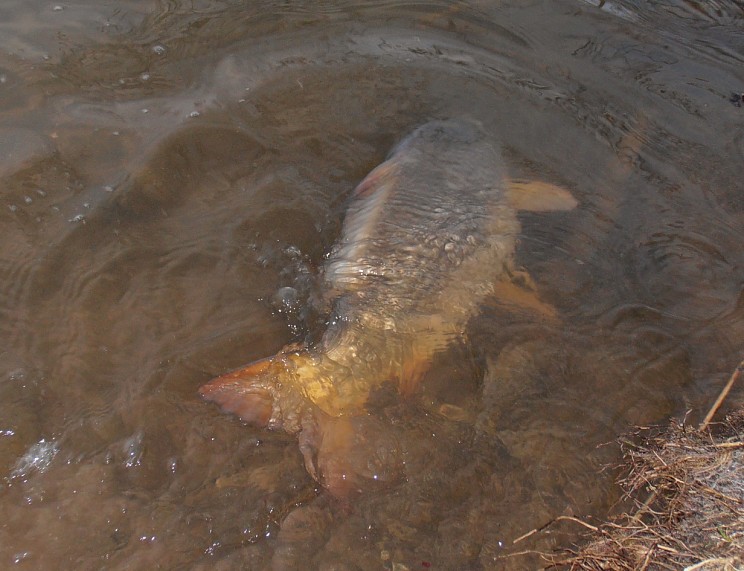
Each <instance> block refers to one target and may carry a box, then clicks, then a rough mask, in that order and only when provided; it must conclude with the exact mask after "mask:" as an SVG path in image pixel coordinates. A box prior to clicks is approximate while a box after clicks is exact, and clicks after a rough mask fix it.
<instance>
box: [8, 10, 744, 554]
mask: <svg viewBox="0 0 744 571" xmlns="http://www.w3.org/2000/svg"><path fill="white" fill-rule="evenodd" d="M0 22H2V23H0V180H1V183H0V235H1V239H0V276H1V279H0V341H1V342H2V344H1V345H0V347H1V348H0V478H1V479H0V562H2V563H1V565H2V566H3V568H6V567H7V568H12V567H13V566H17V567H18V568H28V569H42V568H43V569H69V568H79V569H101V568H106V569H143V568H163V569H177V568H178V569H183V568H193V569H201V568H204V569H239V568H246V569H264V568H266V569H270V568H272V566H273V568H275V569H285V568H286V569H292V568H298V569H299V568H307V566H308V562H310V566H311V567H312V568H322V569H391V568H395V569H403V568H408V569H421V568H435V569H456V568H457V569H463V568H467V569H525V568H534V567H536V566H539V565H540V559H539V558H538V557H536V556H529V555H528V556H511V555H512V554H514V553H515V552H518V551H523V550H530V549H534V550H543V551H546V550H550V549H553V548H556V547H566V546H569V545H570V544H571V542H572V541H574V540H575V538H576V535H577V533H578V530H577V529H576V526H572V525H570V524H567V523H566V522H563V523H561V524H558V525H556V526H554V527H553V528H551V532H550V533H548V534H545V533H543V534H537V535H534V536H532V537H530V538H529V539H527V540H525V541H522V542H519V543H517V544H513V541H514V539H516V538H517V537H519V536H521V535H522V534H523V533H525V532H527V531H529V530H531V529H533V528H535V527H539V526H541V525H543V524H545V523H547V522H548V521H550V520H551V519H553V518H555V517H557V516H560V515H574V516H578V517H590V516H600V517H601V516H604V515H606V514H607V511H608V510H609V509H610V507H611V506H612V505H613V503H614V502H615V501H616V500H617V497H618V491H617V489H616V488H615V487H614V486H613V484H612V478H613V474H612V473H611V471H604V472H600V471H599V468H600V467H601V466H602V465H603V464H604V463H607V462H614V461H615V460H616V459H617V449H616V447H614V446H599V445H601V444H603V443H607V442H610V441H611V440H613V439H614V438H615V437H617V436H618V435H620V434H622V433H624V432H625V431H626V430H628V428H629V427H630V426H632V425H634V424H645V423H652V422H664V421H665V420H666V419H667V418H669V417H670V416H672V415H676V416H681V415H683V414H684V413H685V412H686V411H687V410H692V411H694V412H693V416H694V415H698V416H701V415H702V414H704V411H705V410H707V407H708V406H710V403H711V402H712V400H713V399H714V398H715V396H716V394H717V392H718V390H719V389H720V387H721V385H722V384H723V382H724V381H725V380H726V378H727V377H728V374H729V371H730V370H731V369H732V368H733V367H734V366H735V364H736V363H738V362H739V360H740V358H741V353H740V352H741V346H742V338H743V337H744V301H742V300H743V299H744V298H742V283H743V282H744V271H743V270H742V263H743V262H744V260H743V259H742V249H741V244H742V241H743V240H744V231H743V230H742V228H743V227H744V226H743V224H744V201H743V200H742V180H744V166H743V165H744V162H743V160H742V159H744V128H743V127H744V109H742V108H741V107H738V106H737V105H736V104H735V102H734V101H733V99H734V98H732V93H741V92H742V91H744V77H743V75H742V71H741V70H742V69H743V66H742V64H743V63H744V34H743V33H742V31H743V30H742V28H744V11H743V10H742V9H741V8H740V7H738V5H737V4H736V3H735V2H733V1H723V0H718V1H716V2H700V3H697V2H692V1H683V0H668V1H655V2H634V1H631V0H625V1H622V2H620V1H618V2H596V1H589V0H587V1H580V0H571V1H568V0H566V1H560V2H550V3H544V2H534V1H525V2H509V1H505V2H481V1H477V0H473V1H470V2H457V3H449V2H436V1H432V2H408V3H392V2H387V3H386V2H352V3H344V2H330V1H329V2H307V3H302V2H276V1H273V2H268V1H266V2H253V3H250V5H248V6H246V5H244V3H238V2H227V1H225V2H196V1H195V2H162V3H156V4H153V3H151V2H143V1H141V0H129V1H127V2H121V1H117V2H84V1H82V2H77V3H75V2H67V3H59V4H55V3H42V2H21V1H10V2H5V3H4V4H3V7H2V8H0ZM448 117H470V118H474V119H476V120H478V121H480V122H481V123H482V124H483V126H484V128H485V129H486V130H487V131H488V132H489V133H492V134H493V137H494V140H498V141H499V142H500V144H502V145H503V148H504V149H505V151H504V152H505V161H506V163H507V164H508V167H509V169H510V171H511V172H512V173H513V175H514V176H516V177H530V178H539V179H543V180H547V181H550V182H552V183H555V184H560V185H563V186H565V187H566V188H569V189H570V190H571V192H572V193H573V194H574V196H576V198H577V199H578V200H579V207H578V208H577V209H575V210H573V211H571V212H569V213H561V214H524V215H520V221H521V223H522V235H521V236H520V241H519V246H518V249H517V264H518V266H520V267H522V268H523V269H525V270H526V271H527V272H529V274H530V275H531V276H532V278H533V279H534V282H535V283H536V285H537V288H538V290H539V292H540V296H541V298H542V299H543V300H545V301H547V302H549V303H551V304H552V305H553V306H554V307H555V308H556V310H557V312H558V314H559V316H560V319H559V320H558V321H557V322H554V323H546V322H545V321H544V320H540V319H537V318H535V317H531V316H529V315H528V316H525V315H523V314H514V313H513V312H511V311H509V308H508V307H505V306H503V305H502V304H500V303H499V300H498V299H489V300H486V302H485V303H484V307H483V310H482V312H481V314H480V315H479V316H478V317H477V318H476V319H474V320H473V322H472V323H471V324H470V325H469V327H468V335H467V338H466V339H465V340H464V341H463V342H462V343H461V344H459V345H457V346H455V347H452V349H451V350H450V351H448V352H447V353H446V354H443V355H441V356H440V357H438V359H437V361H436V362H435V364H434V367H433V368H432V370H431V372H430V373H429V374H428V376H427V378H426V380H425V381H424V384H423V387H422V389H421V391H420V393H419V394H417V395H416V396H415V397H414V398H411V399H403V400H401V399H399V398H397V397H396V396H395V395H392V394H391V395H382V396H381V397H380V398H381V399H382V402H380V403H376V404H375V406H377V407H378V408H380V409H382V410H384V411H385V414H386V415H387V418H388V419H390V422H394V423H395V424H396V426H397V427H398V430H399V436H400V440H401V446H402V450H403V453H404V456H405V460H406V468H405V480H404V481H403V482H401V483H399V484H397V485H396V486H394V487H392V488H389V489H384V490H378V491H374V492H371V493H368V494H365V495H364V496H362V497H360V498H358V499H356V500H355V501H354V502H353V503H352V504H351V505H343V504H341V503H339V502H337V501H335V500H333V499H331V498H329V497H328V496H327V494H325V493H323V492H322V491H321V490H319V489H318V488H317V486H316V485H315V483H314V482H313V481H312V480H311V479H310V477H309V476H308V475H307V474H306V472H305V469H304V466H303V464H302V459H301V456H300V453H299V451H298V448H297V445H296V443H295V441H294V439H293V438H292V437H290V436H286V435H283V434H279V433H270V432H266V431H261V430H257V429H253V428H250V427H246V426H243V425H242V424H241V423H240V422H239V421H238V420H236V419H234V418H231V417H230V416H227V415H223V414H221V413H220V412H219V411H218V410H217V409H216V408H214V407H213V406H211V405H209V404H207V403H204V402H202V401H201V400H199V398H198V397H197V388H198V387H199V386H200V385H201V384H203V383H204V382H206V381H207V380H209V379H210V378H211V377H212V376H214V375H217V374H219V373H222V372H225V371H227V370H229V369H231V368H233V367H236V366H238V365H241V364H243V363H246V362H248V361H250V360H253V359H257V358H260V357H264V356H266V355H269V354H272V353H274V352H275V351H277V350H278V349H279V348H281V347H282V346H283V345H284V344H286V343H288V342H292V341H297V340H301V339H303V338H304V337H305V336H307V335H309V336H311V337H312V336H317V334H318V331H322V328H323V319H324V316H323V315H322V314H319V313H318V312H317V311H315V310H313V307H314V306H313V304H312V299H313V296H315V295H316V293H317V292H316V285H315V284H316V279H315V276H316V274H317V269H318V268H319V267H320V266H321V265H322V263H323V260H324V255H325V254H326V253H327V252H328V251H329V249H330V248H331V246H332V244H333V243H334V241H335V240H336V239H337V238H338V235H339V231H340V228H341V223H342V220H343V215H344V207H345V204H346V199H347V198H348V196H349V193H350V192H351V190H352V189H353V187H354V185H355V184H356V183H357V182H358V181H359V180H361V179H362V178H363V177H364V176H365V174H366V173H367V172H369V170H371V169H372V168H373V167H374V166H375V165H376V164H378V163H379V162H380V161H382V160H383V159H384V157H385V155H386V153H387V152H388V151H389V149H390V148H391V147H392V146H393V145H394V144H395V143H396V142H397V141H399V140H400V139H401V138H402V137H404V136H405V135H406V134H407V133H409V132H410V131H411V130H412V129H413V128H415V127H416V126H417V125H420V124H421V123H423V122H425V121H427V120H429V119H432V118H448ZM287 287H291V288H293V290H294V291H296V292H297V302H296V303H290V304H285V303H283V302H282V299H283V298H282V295H281V294H282V292H284V293H286V292H287V291H288V290H286V289H282V288H287ZM277 294H279V295H277ZM401 566H405V567H401Z"/></svg>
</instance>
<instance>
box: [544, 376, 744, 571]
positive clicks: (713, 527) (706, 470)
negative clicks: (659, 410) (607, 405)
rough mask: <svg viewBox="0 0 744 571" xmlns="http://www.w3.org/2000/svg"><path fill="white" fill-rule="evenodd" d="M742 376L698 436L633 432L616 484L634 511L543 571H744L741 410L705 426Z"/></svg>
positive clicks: (678, 428)
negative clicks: (621, 473) (624, 469)
mask: <svg viewBox="0 0 744 571" xmlns="http://www.w3.org/2000/svg"><path fill="white" fill-rule="evenodd" d="M743 370H744V362H742V364H741V365H740V366H739V367H738V368H737V369H736V371H735V372H734V374H733V375H732V376H731V379H730V381H729V383H728V384H727V386H726V388H725V389H724V392H723V393H722V396H720V397H719V398H718V400H717V401H716V403H715V404H714V405H713V407H712V408H711V410H710V412H709V413H708V415H707V416H706V419H705V421H704V422H703V424H702V425H701V426H700V427H699V428H697V429H695V428H690V427H688V426H685V425H684V423H683V422H676V423H674V424H673V425H672V426H671V427H670V428H669V429H668V430H667V431H665V432H663V433H660V432H659V431H658V430H653V429H639V432H638V434H637V435H636V438H633V439H632V440H633V442H636V444H633V443H630V442H626V443H624V444H623V445H622V446H623V452H624V455H625V467H626V471H625V476H624V477H623V478H622V480H621V481H620V484H621V485H622V486H623V489H624V490H625V493H626V497H627V498H628V499H630V500H631V501H632V502H633V503H634V505H635V508H634V509H633V510H632V511H631V513H626V514H623V515H622V516H620V517H619V518H617V519H616V520H615V521H612V522H610V523H607V524H604V525H602V526H600V527H599V528H597V529H596V530H595V531H592V532H591V535H590V536H589V537H588V538H587V540H588V543H587V544H586V545H584V547H582V548H581V549H579V550H578V551H574V552H568V553H567V554H565V555H564V556H563V557H551V558H550V559H551V564H550V565H549V567H548V568H553V569H555V568H560V569H569V570H571V571H608V570H611V571H653V570H668V569H674V570H680V569H684V570H685V571H694V570H700V571H712V570H716V571H718V570H725V571H742V570H744V409H741V410H739V411H737V412H735V413H733V414H731V415H729V416H728V417H727V418H726V420H724V421H723V422H720V423H715V424H711V423H710V420H711V418H712V417H713V415H714V414H715V413H716V411H717V410H718V407H719V406H720V404H721V402H722V400H723V398H725V396H726V394H728V391H729V390H730V388H731V386H732V385H733V383H734V381H736V380H737V379H738V378H739V377H740V375H741V374H742V371H743Z"/></svg>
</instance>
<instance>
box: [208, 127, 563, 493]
mask: <svg viewBox="0 0 744 571" xmlns="http://www.w3.org/2000/svg"><path fill="white" fill-rule="evenodd" d="M576 204H577V203H576V200H575V199H574V198H573V197H572V196H571V194H570V193H569V192H568V191H566V190H564V189H562V188H560V187H557V186H554V185H551V184H547V183H538V182H525V181H514V180H510V179H508V177H507V175H506V170H505V168H504V164H503V161H502V157H501V152H500V148H499V145H498V144H497V143H496V142H495V141H494V140H493V139H492V138H491V137H489V136H488V134H487V133H486V132H485V131H484V129H483V128H482V127H481V126H480V125H479V124H477V123H476V122H474V121H470V120H442V121H440V120H436V121H431V122H428V123H426V124H424V125H422V126H420V127H418V128H417V129H415V130H414V131H413V132H412V133H411V134H410V135H409V136H407V137H406V138H404V139H403V140H402V141H401V142H400V143H399V144H398V145H397V146H395V147H394V148H393V150H392V151H391V152H390V153H389V155H388V157H387V158H386V160H385V161H384V162H383V163H382V164H380V165H379V166H377V167H376V168H375V169H374V170H372V171H371V172H370V173H369V174H368V175H367V176H366V177H365V178H364V180H362V182H361V183H359V185H358V186H357V187H356V189H355V190H354V191H353V193H352V196H351V199H350V203H349V207H348V210H347V213H346V216H345V219H344V222H343V229H342V234H341V238H340V240H339V241H338V243H337V244H336V245H335V246H334V247H333V249H332V251H331V252H330V254H329V255H328V257H327V259H326V262H325V264H324V268H323V280H324V284H325V286H326V287H325V291H326V296H327V301H329V303H330V307H332V314H331V316H330V318H329V320H328V326H327V329H326V330H325V332H324V334H323V335H322V338H321V339H320V341H319V342H318V343H317V344H315V345H313V346H304V345H290V346H287V347H285V348H284V349H282V350H281V351H279V353H278V354H276V355H274V356H273V357H268V358H265V359H262V360H259V361H256V362H253V363H251V364H249V365H247V366H245V367H243V368H240V369H237V370H235V371H232V372H229V373H227V374H224V375H222V376H220V377H217V378H216V379H214V380H212V381H210V382H209V383H207V384H205V385H203V386H202V387H201V388H200V393H201V395H202V396H203V397H204V398H206V399H208V400H210V401H213V402H216V403H217V404H219V405H220V406H221V407H222V409H223V410H225V411H227V412H231V413H234V414H236V415H238V416H239V417H240V418H241V419H242V420H243V421H244V422H246V423H249V424H253V425H256V426H259V427H268V428H270V429H280V430H284V431H286V432H288V433H291V434H296V435H298V437H299V443H300V449H301V451H302V454H303V456H304V460H305V466H306V468H307V470H308V472H309V473H310V475H311V476H312V477H314V478H315V479H316V480H317V481H318V482H319V483H320V484H321V485H323V486H324V487H325V488H327V489H328V490H330V491H331V492H332V493H333V494H336V495H344V494H346V493H348V492H349V491H351V490H354V489H359V488H362V487H363V481H364V480H365V479H369V480H377V479H380V478H381V477H382V476H383V475H384V474H383V472H384V471H385V470H388V471H390V470H391V468H390V466H389V464H391V463H392V464H394V463H395V460H394V459H392V458H393V457H394V456H395V454H396V450H395V447H396V442H395V440H394V438H392V437H389V435H388V433H387V432H386V431H385V430H384V429H383V427H382V426H381V421H380V420H379V419H376V418H374V417H373V416H372V415H370V414H369V413H368V412H367V410H366V408H365V405H366V403H367V399H368V397H369V396H370V393H371V392H372V391H374V390H375V389H377V388H379V387H381V386H382V385H383V384H384V383H388V382H393V383H395V385H396V386H397V387H398V390H399V392H400V393H401V394H403V395H410V394H411V393H413V392H414V391H415V390H416V387H417V386H418V384H419V383H420V381H421V379H422V377H423V376H424V374H425V373H426V371H427V369H428V367H429V364H430V363H431V361H432V359H433V357H434V356H435V355H436V354H437V353H438V352H440V351H442V350H444V349H446V348H447V347H448V346H449V345H450V344H451V343H452V342H453V341H454V340H456V339H459V338H461V337H462V336H463V334H464V331H465V327H466V325H467V323H468V321H469V320H470V318H471V317H473V316H474V315H476V314H477V313H478V309H479V306H480V304H481V303H482V302H483V301H484V299H485V298H487V297H488V296H496V297H498V298H499V299H502V298H503V299H505V300H507V301H508V303H514V304H516V305H518V306H523V307H528V308H530V309H532V310H536V311H538V312H539V313H542V314H544V315H548V316H551V315H552V313H553V310H552V308H551V307H550V306H548V305H546V304H544V303H543V302H541V301H540V300H539V298H538V297H537V296H536V294H535V293H534V291H532V290H531V289H530V288H525V287H524V286H523V285H521V286H520V285H518V284H515V282H516V281H520V280H517V279H515V277H518V272H517V271H516V270H515V269H514V267H513V257H514V251H515V247H516V243H517V238H518V236H519V233H520V224H519V220H518V218H517V211H519V210H532V211H548V210H569V209H571V208H573V207H574V206H576ZM521 281H522V282H524V281H525V280H524V278H522V280H521Z"/></svg>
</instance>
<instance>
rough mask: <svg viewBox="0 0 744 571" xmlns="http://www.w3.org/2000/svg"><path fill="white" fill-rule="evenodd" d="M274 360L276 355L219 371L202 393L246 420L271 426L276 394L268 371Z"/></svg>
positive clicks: (257, 424)
mask: <svg viewBox="0 0 744 571" xmlns="http://www.w3.org/2000/svg"><path fill="white" fill-rule="evenodd" d="M275 360H276V357H267V358H265V359H261V360H259V361H254V362H253V363H250V364H249V365H246V366H245V367H241V368H239V369H235V370H234V371H230V372H229V373H225V374H224V375H220V376H219V377H216V378H214V379H212V380H211V381H209V382H208V383H206V384H205V385H202V386H201V387H200V388H199V394H200V395H201V396H202V397H203V398H205V399H206V400H208V401H212V402H214V403H216V404H218V405H219V406H220V408H222V410H224V411H225V412H230V413H233V414H235V415H237V416H239V417H240V419H241V420H243V421H244V422H247V423H249V424H253V425H255V426H259V427H265V426H268V424H269V422H270V421H271V420H272V415H273V413H274V396H275V395H274V394H273V393H274V391H273V390H272V387H271V386H270V384H271V382H272V381H271V379H270V378H269V376H270V375H269V374H268V372H269V369H270V368H272V365H273V364H274V362H275Z"/></svg>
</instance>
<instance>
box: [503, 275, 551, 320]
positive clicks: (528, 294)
mask: <svg viewBox="0 0 744 571" xmlns="http://www.w3.org/2000/svg"><path fill="white" fill-rule="evenodd" d="M494 296H495V297H496V299H497V300H498V303H499V304H500V305H501V304H503V305H506V306H513V307H516V308H517V309H520V310H526V311H529V312H530V313H536V314H537V315H539V316H540V317H543V318H547V319H555V317H556V311H555V308H554V307H553V306H552V305H550V304H548V303H545V302H544V301H542V300H541V299H540V298H539V297H538V296H537V293H535V291H532V290H526V289H524V288H522V287H520V286H518V285H517V284H515V283H513V282H511V281H506V280H503V281H499V282H496V283H495V284H494Z"/></svg>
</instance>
